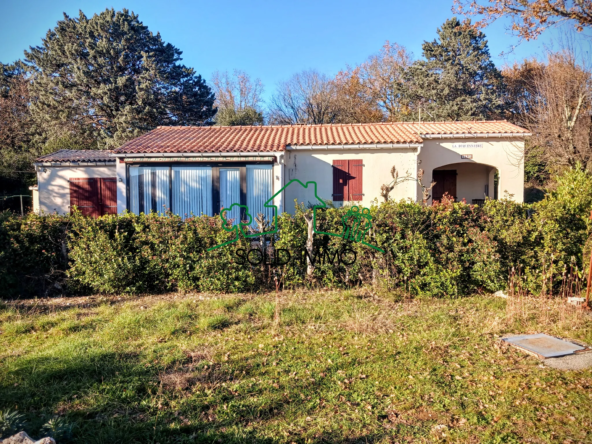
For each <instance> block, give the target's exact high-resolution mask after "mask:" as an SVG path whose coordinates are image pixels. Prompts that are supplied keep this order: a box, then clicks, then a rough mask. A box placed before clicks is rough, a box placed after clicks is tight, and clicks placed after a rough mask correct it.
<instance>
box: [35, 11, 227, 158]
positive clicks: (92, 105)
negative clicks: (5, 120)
mask: <svg viewBox="0 0 592 444" xmlns="http://www.w3.org/2000/svg"><path fill="white" fill-rule="evenodd" d="M25 55H26V58H27V61H28V62H29V63H30V64H31V65H32V66H33V68H34V69H35V73H34V75H33V84H32V89H33V92H34V94H35V96H36V101H35V102H34V103H32V112H33V114H34V115H35V117H36V118H37V119H38V120H39V121H43V123H44V125H45V127H46V128H47V130H48V131H50V132H51V133H52V134H50V137H51V138H54V137H63V136H64V135H65V134H66V135H67V134H72V133H75V134H77V136H79V137H82V138H85V139H88V140H90V141H92V140H98V143H99V145H100V146H104V147H114V146H118V145H120V144H121V143H123V142H125V141H127V140H129V139H131V138H134V137H136V136H138V135H140V134H142V133H143V132H145V131H148V130H150V129H152V128H154V127H156V126H158V125H203V124H208V123H209V122H210V121H211V119H212V118H213V116H214V114H215V109H214V108H213V103H214V95H213V94H212V92H211V90H210V88H209V87H208V86H207V85H206V83H205V81H204V80H203V79H202V78H201V77H200V76H199V75H197V74H196V73H195V71H194V70H193V69H191V68H187V67H185V66H183V65H181V64H179V63H178V62H179V61H180V60H181V51H180V50H179V49H177V48H175V47H174V46H173V45H171V44H170V43H165V42H163V40H162V38H161V37H160V34H153V33H152V32H150V31H149V30H148V28H147V27H146V26H144V25H143V24H142V22H141V21H140V20H139V19H138V16H137V15H136V14H134V13H130V12H129V11H128V10H127V9H124V10H123V11H117V12H115V11H114V10H113V9H107V10H105V11H103V12H102V13H100V14H98V15H96V14H95V15H94V16H93V17H92V18H90V19H89V18H87V17H86V16H85V15H84V14H83V13H82V11H80V13H79V16H78V17H77V18H70V17H69V16H67V15H66V14H64V20H61V21H59V22H58V24H57V26H56V27H55V28H54V29H52V30H49V31H48V32H47V35H46V37H45V38H44V39H43V44H42V45H41V46H37V47H31V48H30V51H26V52H25Z"/></svg>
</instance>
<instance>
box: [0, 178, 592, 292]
mask: <svg viewBox="0 0 592 444" xmlns="http://www.w3.org/2000/svg"><path fill="white" fill-rule="evenodd" d="M556 183H557V186H556V188H555V189H554V190H553V191H551V192H550V193H548V194H547V196H546V197H545V199H543V200H542V201H541V202H538V203H535V204H531V205H524V204H517V203H515V202H512V201H509V200H498V201H487V202H486V203H485V205H483V206H474V205H467V204H466V203H464V202H457V203H455V202H452V201H450V200H446V199H443V200H442V202H440V203H438V204H436V205H433V206H429V207H427V206H422V205H419V204H415V203H410V202H403V201H402V202H392V201H391V202H386V203H383V204H380V205H378V204H376V205H373V206H372V207H371V208H370V214H371V216H372V228H371V230H370V231H369V233H368V235H367V236H366V238H365V241H366V242H367V243H368V244H370V245H373V246H375V247H378V248H380V249H382V250H383V251H384V253H381V252H378V251H377V250H376V249H374V248H370V247H369V246H368V245H364V244H362V243H360V242H352V241H350V240H344V239H342V238H341V237H339V236H328V235H318V234H317V235H315V236H314V238H313V260H314V262H315V264H314V265H315V266H314V269H313V270H312V274H311V275H309V274H308V272H307V260H306V256H304V255H303V253H304V251H305V249H306V242H307V223H306V220H305V217H304V216H305V213H308V214H310V212H311V211H312V210H310V209H307V208H305V207H304V206H301V207H298V208H297V211H296V214H295V215H294V216H290V215H288V214H281V215H280V216H279V217H278V228H279V234H273V235H267V236H265V239H264V240H263V242H261V241H262V239H259V238H256V239H245V238H243V237H242V236H240V237H239V239H238V241H236V242H234V243H232V244H231V245H228V246H225V247H222V248H218V249H215V250H213V251H208V248H211V247H213V246H216V245H219V244H221V243H224V242H227V241H229V240H232V239H233V237H234V236H235V233H234V232H228V231H226V230H224V229H223V227H222V221H221V219H220V218H219V217H207V216H202V217H195V218H190V219H187V220H181V219H180V218H179V217H177V216H173V215H167V216H158V215H156V214H149V215H144V214H142V215H133V214H130V213H126V214H123V215H119V216H114V215H113V216H104V217H101V218H98V219H90V218H85V217H82V216H80V214H73V215H71V216H63V217H60V216H43V217H39V216H34V215H31V216H28V217H26V218H21V217H15V216H11V215H8V214H1V215H0V284H1V285H2V288H3V296H4V297H15V296H28V295H32V294H39V295H45V294H49V293H51V291H61V290H60V289H62V290H64V289H65V290H67V291H70V292H81V291H92V292H98V293H111V294H116V293H146V292H162V291H170V290H180V291H209V292H247V291H259V290H268V289H272V288H275V283H276V279H277V280H278V282H279V284H280V285H281V286H283V287H298V286H308V287H322V288H324V287H332V288H347V287H351V286H355V285H379V284H380V285H383V286H384V287H386V288H388V289H401V290H402V291H403V292H406V293H410V294H413V295H423V294H426V295H432V296H457V295H464V294H470V293H474V292H492V291H496V290H499V289H503V288H504V287H505V286H506V285H507V283H508V279H509V278H510V277H512V276H515V275H519V276H520V277H521V285H522V286H523V287H524V288H526V289H527V290H528V291H530V292H532V293H538V292H541V291H543V292H557V291H559V290H560V289H561V288H563V287H562V285H564V282H563V279H565V276H566V274H567V273H569V272H575V273H577V274H579V275H581V274H582V267H583V266H584V262H583V257H582V256H583V255H582V250H583V247H584V245H585V244H586V242H588V243H591V244H592V241H588V239H590V238H591V228H592V222H591V221H590V219H589V211H590V209H591V208H592V176H591V175H590V174H589V173H587V172H585V171H583V170H582V169H581V168H579V167H576V168H573V169H570V170H569V171H567V172H565V173H564V174H563V175H561V176H558V177H557V178H556ZM347 211H349V208H347V207H345V208H334V207H333V208H328V209H325V210H319V211H318V212H317V228H318V230H320V231H323V232H329V233H341V232H342V230H343V229H344V227H343V224H344V216H345V215H346V212H347ZM263 245H264V246H265V249H266V252H267V253H269V254H270V255H272V254H273V251H274V249H275V251H277V250H278V249H285V250H288V251H289V252H290V254H291V255H292V259H291V261H290V262H289V263H287V264H285V265H283V266H281V267H279V268H274V267H272V266H270V265H269V264H263V263H261V264H255V265H253V264H249V263H245V262H244V261H242V262H241V260H239V257H238V256H237V250H239V249H243V250H244V253H246V252H247V251H249V250H250V249H252V248H255V249H259V251H261V252H262V251H263ZM346 250H347V251H348V254H347V256H348V258H349V259H351V258H352V256H353V255H355V257H356V261H355V262H353V263H351V264H349V265H345V264H344V263H343V262H340V261H339V260H338V259H339V252H342V253H343V252H344V251H346ZM255 256H257V255H255ZM512 279H514V278H513V277H512ZM64 284H66V285H65V286H64ZM52 289H53V290H52Z"/></svg>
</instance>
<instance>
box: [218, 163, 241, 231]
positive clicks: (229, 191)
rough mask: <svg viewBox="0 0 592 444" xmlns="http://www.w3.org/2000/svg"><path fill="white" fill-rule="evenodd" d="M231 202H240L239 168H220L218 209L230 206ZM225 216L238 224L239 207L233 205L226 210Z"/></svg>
mask: <svg viewBox="0 0 592 444" xmlns="http://www.w3.org/2000/svg"><path fill="white" fill-rule="evenodd" d="M232 204H240V170H239V169H238V168H220V209H221V210H222V209H224V208H230V207H231V206H232ZM225 218H226V220H231V219H234V221H233V224H238V223H239V222H240V207H238V206H235V207H234V208H233V209H232V211H227V212H226V214H225Z"/></svg>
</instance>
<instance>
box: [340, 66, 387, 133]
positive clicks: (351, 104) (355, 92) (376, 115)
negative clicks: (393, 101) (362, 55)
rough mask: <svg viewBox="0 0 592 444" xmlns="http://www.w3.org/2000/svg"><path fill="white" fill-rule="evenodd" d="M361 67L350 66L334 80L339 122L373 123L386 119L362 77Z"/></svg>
mask: <svg viewBox="0 0 592 444" xmlns="http://www.w3.org/2000/svg"><path fill="white" fill-rule="evenodd" d="M360 71H361V68H360V67H359V66H358V67H356V68H353V69H351V68H348V69H347V70H345V71H340V72H339V73H337V75H336V76H335V78H334V79H333V80H332V83H333V86H334V88H335V103H336V107H337V110H338V114H337V117H336V121H337V122H338V123H371V122H381V121H383V120H384V116H383V112H382V110H381V108H380V106H379V105H378V103H377V101H376V100H375V98H374V97H373V96H372V95H371V94H370V92H371V91H370V90H369V88H367V87H366V85H364V84H363V83H362V79H361V78H360Z"/></svg>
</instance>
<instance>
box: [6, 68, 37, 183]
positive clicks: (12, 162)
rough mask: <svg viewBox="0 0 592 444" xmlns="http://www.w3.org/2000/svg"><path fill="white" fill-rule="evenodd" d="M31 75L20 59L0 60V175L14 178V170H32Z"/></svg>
mask: <svg viewBox="0 0 592 444" xmlns="http://www.w3.org/2000/svg"><path fill="white" fill-rule="evenodd" d="M30 103H31V97H30V79H29V76H28V73H27V67H26V65H24V64H23V63H22V62H17V63H14V64H11V65H5V64H2V63H0V175H2V176H3V177H9V178H15V177H17V176H18V173H16V171H29V170H30V171H32V167H31V164H30V162H31V160H32V159H33V158H34V157H35V155H37V154H39V153H38V152H37V151H36V150H35V149H33V145H34V144H33V140H34V138H35V135H36V127H35V122H34V120H33V118H32V116H31V113H30V108H29V106H30Z"/></svg>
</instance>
